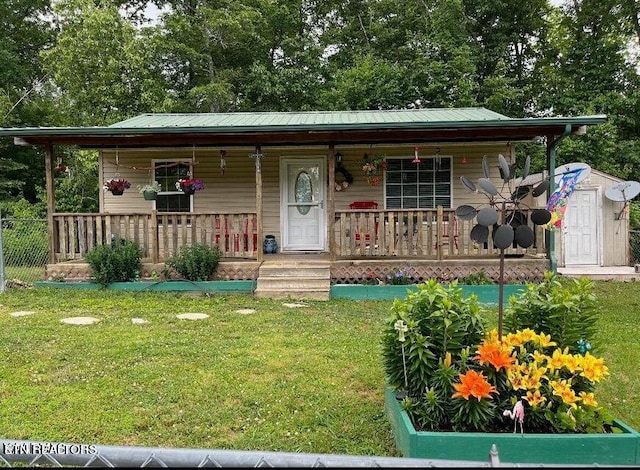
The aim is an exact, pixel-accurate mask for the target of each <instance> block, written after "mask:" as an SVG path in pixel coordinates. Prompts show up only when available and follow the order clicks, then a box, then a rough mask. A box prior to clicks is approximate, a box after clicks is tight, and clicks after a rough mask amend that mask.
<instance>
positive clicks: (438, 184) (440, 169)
mask: <svg viewBox="0 0 640 470" xmlns="http://www.w3.org/2000/svg"><path fill="white" fill-rule="evenodd" d="M411 160H412V159H411V158H387V171H386V178H385V202H386V208H387V209H434V208H436V207H437V206H443V207H447V208H449V207H451V162H452V158H451V157H421V160H422V161H421V162H420V163H413V162H412V161H411Z"/></svg>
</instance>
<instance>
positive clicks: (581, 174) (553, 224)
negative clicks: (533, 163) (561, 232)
mask: <svg viewBox="0 0 640 470" xmlns="http://www.w3.org/2000/svg"><path fill="white" fill-rule="evenodd" d="M590 174H591V167H590V166H589V165H587V164H586V163H580V162H578V163H567V164H566V165H562V166H561V167H558V168H556V170H555V171H554V175H555V182H556V185H557V187H556V189H555V191H554V192H553V194H552V195H551V196H550V197H549V200H548V201H547V210H548V211H549V212H550V213H551V220H549V222H548V223H547V224H546V226H545V228H548V229H549V230H557V229H559V228H560V227H561V226H562V219H563V218H564V214H565V212H566V211H567V200H568V199H569V197H570V196H571V195H572V194H573V191H574V190H575V187H576V185H577V184H578V183H580V182H582V181H584V180H585V179H586V178H587V177H588V176H589V175H590Z"/></svg>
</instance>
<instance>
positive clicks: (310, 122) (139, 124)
mask: <svg viewBox="0 0 640 470" xmlns="http://www.w3.org/2000/svg"><path fill="white" fill-rule="evenodd" d="M508 119H509V118H508V117H506V116H503V115H502V114H498V113H495V112H493V111H490V110H488V109H485V108H438V109H408V110H406V109H405V110H385V111H308V112H260V113H180V114H170V113H169V114H142V115H140V116H136V117H134V118H131V119H127V120H126V121H122V122H118V123H116V124H113V125H111V126H109V127H110V128H130V129H141V128H156V129H157V128H168V127H169V128H208V127H209V128H211V127H215V128H230V127H231V128H266V127H268V128H275V127H291V128H299V127H304V128H311V127H323V128H324V127H334V126H338V127H345V126H347V127H360V126H362V127H370V126H376V125H383V126H406V125H412V124H413V125H415V124H423V125H424V124H428V123H434V124H435V123H445V122H446V123H464V122H478V121H502V120H508Z"/></svg>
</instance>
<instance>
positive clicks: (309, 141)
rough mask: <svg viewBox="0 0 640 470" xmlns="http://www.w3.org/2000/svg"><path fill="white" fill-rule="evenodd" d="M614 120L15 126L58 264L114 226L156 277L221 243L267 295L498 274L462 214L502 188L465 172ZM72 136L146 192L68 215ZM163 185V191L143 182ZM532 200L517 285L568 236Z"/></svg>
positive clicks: (491, 117) (514, 160)
mask: <svg viewBox="0 0 640 470" xmlns="http://www.w3.org/2000/svg"><path fill="white" fill-rule="evenodd" d="M605 119H606V117H605V116H601V115H596V116H582V117H547V118H523V119H514V118H509V117H507V116H504V115H501V114H498V113H495V112H492V111H490V110H487V109H484V108H459V109H454V108H452V109H411V110H388V111H330V112H329V111H327V112H256V113H252V112H247V113H220V114H215V113H214V114H144V115H140V116H137V117H134V118H131V119H128V120H125V121H122V122H118V123H116V124H113V125H111V126H107V127H49V128H5V129H0V137H13V138H14V142H15V143H16V144H18V145H35V146H40V147H42V148H43V149H44V153H45V164H46V179H47V198H48V199H47V203H48V229H49V245H50V246H49V252H50V259H49V265H48V268H47V270H48V271H47V272H48V274H49V276H54V275H57V276H60V275H62V276H66V277H74V275H77V276H79V277H82V276H83V275H85V276H86V274H87V273H86V271H85V272H84V273H82V269H83V268H82V266H84V265H83V263H82V259H83V257H84V254H85V253H86V252H87V251H88V250H90V249H92V248H93V247H94V246H96V245H99V244H105V243H109V242H110V241H111V239H112V238H113V237H118V238H126V239H130V240H133V241H135V242H136V243H138V245H139V246H140V248H141V249H142V253H143V261H144V263H145V264H144V266H145V273H144V274H148V272H150V271H151V270H154V269H155V270H158V272H160V270H161V269H162V268H161V266H162V263H163V261H164V260H165V259H167V258H168V257H169V256H171V255H172V254H174V253H176V252H177V251H178V249H179V247H180V246H182V245H184V244H192V243H206V244H210V245H214V244H215V245H217V246H218V247H219V248H220V250H221V252H222V260H221V263H220V265H219V266H218V270H217V272H216V278H217V279H245V280H246V279H253V280H257V288H256V292H255V294H256V295H257V296H271V297H277V296H288V295H291V296H296V294H298V296H299V297H301V298H304V297H308V298H318V299H323V298H328V292H329V285H330V284H356V283H360V282H362V280H363V279H366V278H371V277H374V278H375V277H377V276H380V277H381V276H383V275H384V274H385V273H388V272H389V271H391V270H393V269H398V268H400V269H405V268H406V269H410V272H411V276H412V279H413V280H414V281H415V282H420V281H422V280H424V279H427V278H431V277H435V278H438V279H440V280H443V281H447V280H452V279H455V278H461V277H464V276H467V275H469V274H473V273H477V272H479V271H484V272H486V273H488V274H489V275H494V273H495V272H497V269H498V268H497V264H498V253H499V250H498V249H497V248H495V246H494V245H493V243H492V240H491V235H489V238H488V240H487V241H486V242H484V243H478V242H474V241H473V239H472V238H470V232H471V230H472V228H473V225H474V224H475V222H474V221H472V220H462V219H460V218H459V217H457V216H456V211H455V209H456V208H457V207H459V206H461V205H472V206H474V207H482V205H486V204H487V197H486V195H485V194H481V193H480V191H478V190H476V191H471V190H469V188H468V187H465V185H464V184H462V183H461V176H465V177H466V178H468V179H469V180H470V181H478V180H479V178H483V177H484V176H485V175H486V171H487V170H488V171H490V172H491V173H492V176H493V175H494V174H495V177H496V178H497V179H499V178H500V177H499V171H500V168H499V165H498V155H503V156H504V157H505V158H506V160H507V161H508V162H509V163H510V164H515V165H516V166H517V165H518V164H519V163H520V164H521V163H522V162H521V160H524V156H523V155H516V153H515V144H516V143H518V142H527V141H533V140H537V141H542V142H546V151H547V172H549V171H550V169H553V168H555V166H556V165H555V158H556V148H557V146H558V144H559V143H560V142H561V141H562V140H563V139H564V138H566V137H567V136H569V135H580V134H584V133H585V132H586V130H587V128H588V126H592V125H597V124H599V123H602V122H604V120H605ZM69 145H71V146H77V147H78V148H83V149H95V150H97V151H98V152H99V172H100V174H99V177H100V179H101V181H103V182H105V184H106V182H109V181H112V180H119V181H120V182H121V180H126V181H127V182H128V184H129V186H130V188H134V189H124V190H123V191H122V192H121V193H120V191H117V192H110V191H104V192H101V193H100V212H99V213H94V214H79V213H78V214H76V213H58V212H56V211H55V191H54V183H53V176H54V175H53V173H54V155H55V153H56V148H57V147H58V146H69ZM485 156H486V157H487V158H484V157H485ZM483 159H484V160H486V161H488V162H489V163H490V167H489V168H485V167H484V166H483ZM552 180H553V178H552ZM156 181H157V182H158V183H159V185H160V191H158V193H157V197H156V198H155V199H152V200H147V199H145V198H143V197H142V195H141V194H140V193H139V191H137V190H135V188H136V187H141V186H144V185H147V184H153V183H154V182H156ZM121 186H122V184H121ZM553 189H554V184H553V183H552V184H551V185H550V186H549V189H548V193H549V194H550V192H552V191H553ZM531 209H533V207H524V206H523V207H520V208H519V210H520V211H521V212H522V213H521V214H519V217H517V220H518V223H526V224H530V226H531V228H532V229H534V230H535V237H534V241H533V243H532V244H531V246H529V247H527V248H521V247H518V246H515V245H514V247H513V248H508V249H507V250H506V251H505V254H506V257H507V260H506V262H507V266H506V270H505V272H506V281H507V282H520V281H528V280H537V279H540V278H541V277H542V275H543V273H544V272H545V271H548V270H550V269H551V270H553V269H554V268H555V267H554V256H553V253H554V240H553V236H554V235H553V233H549V232H545V231H544V229H543V228H541V227H540V226H534V224H532V223H531V218H530V217H529V216H528V215H529V214H528V211H530V210H531ZM514 229H515V227H514ZM278 270H280V271H279V272H278ZM74 273H75V274H74Z"/></svg>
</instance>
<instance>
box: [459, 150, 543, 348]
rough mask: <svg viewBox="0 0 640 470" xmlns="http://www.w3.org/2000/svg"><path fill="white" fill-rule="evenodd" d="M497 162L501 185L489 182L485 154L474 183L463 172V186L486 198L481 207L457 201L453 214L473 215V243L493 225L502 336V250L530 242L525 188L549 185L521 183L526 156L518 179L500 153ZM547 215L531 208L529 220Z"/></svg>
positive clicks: (538, 221) (537, 193)
mask: <svg viewBox="0 0 640 470" xmlns="http://www.w3.org/2000/svg"><path fill="white" fill-rule="evenodd" d="M498 163H499V168H500V174H501V179H502V187H501V188H500V189H498V188H497V186H496V185H495V184H493V183H492V182H491V179H490V171H489V161H488V158H487V156H486V155H485V156H484V157H483V159H482V170H483V173H484V177H483V178H479V179H478V184H477V186H476V184H474V183H473V182H472V181H471V180H470V179H469V178H467V177H466V176H461V177H460V180H461V181H462V184H463V185H464V187H465V188H466V189H467V190H468V191H470V192H472V193H476V194H477V193H480V192H481V193H482V194H484V195H485V196H486V197H487V198H488V200H489V201H488V204H487V205H486V206H485V207H479V208H476V207H473V206H470V205H461V206H459V207H457V208H456V211H455V212H456V216H457V217H458V218H459V219H461V220H473V219H476V222H477V223H476V224H475V225H474V226H473V228H472V229H471V232H470V234H469V237H470V238H471V240H473V241H474V242H476V243H482V244H485V243H487V242H488V240H489V227H493V232H492V239H493V244H494V246H495V247H496V248H498V249H500V277H499V280H498V285H499V290H498V335H499V337H502V319H503V306H504V299H503V297H504V258H505V254H504V250H505V249H506V248H508V247H509V246H511V245H512V244H514V243H515V244H517V245H518V246H520V247H522V248H528V247H530V246H531V245H533V242H534V240H535V234H534V231H533V229H532V228H531V227H529V226H528V225H527V214H526V212H524V211H523V210H522V209H523V208H526V209H530V208H529V207H528V206H527V205H526V204H524V203H523V202H522V199H524V198H525V197H526V196H527V195H528V194H529V192H530V191H531V194H532V195H533V196H534V197H538V196H540V195H542V194H543V193H544V192H545V191H547V189H548V188H549V178H546V179H543V180H542V181H541V182H540V183H539V184H537V185H536V186H535V187H534V188H533V190H530V189H529V187H528V186H523V185H522V182H523V181H524V179H525V178H526V177H527V176H528V175H529V167H530V165H531V159H530V158H529V157H527V158H526V160H525V163H524V168H523V169H522V174H521V175H520V176H521V179H520V182H519V183H518V184H515V179H516V172H517V166H516V164H515V163H514V164H511V165H510V164H509V163H508V162H507V159H506V158H505V157H504V156H503V155H498ZM550 219H551V213H550V212H549V211H548V210H546V209H533V210H531V221H532V222H533V223H534V224H535V225H545V224H546V223H548V222H549V220H550Z"/></svg>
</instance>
